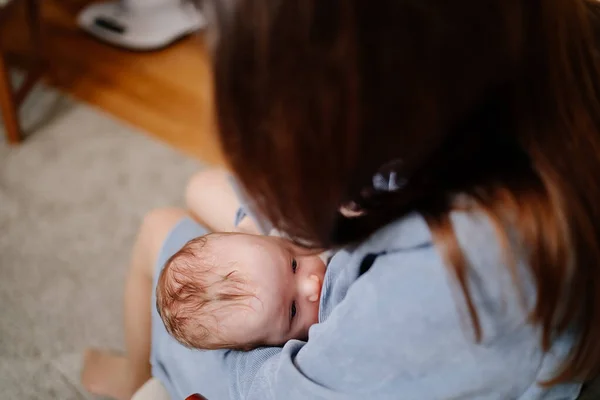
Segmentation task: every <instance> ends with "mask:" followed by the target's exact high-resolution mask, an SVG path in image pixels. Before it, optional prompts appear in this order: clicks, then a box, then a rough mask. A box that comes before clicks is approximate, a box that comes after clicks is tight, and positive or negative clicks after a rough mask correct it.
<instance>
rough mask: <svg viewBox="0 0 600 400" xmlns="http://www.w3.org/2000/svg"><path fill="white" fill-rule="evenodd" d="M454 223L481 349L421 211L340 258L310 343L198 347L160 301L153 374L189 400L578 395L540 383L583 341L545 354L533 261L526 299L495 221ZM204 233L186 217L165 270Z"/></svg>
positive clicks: (550, 399)
mask: <svg viewBox="0 0 600 400" xmlns="http://www.w3.org/2000/svg"><path fill="white" fill-rule="evenodd" d="M451 218H452V223H453V227H454V230H455V233H456V235H457V239H458V241H459V244H460V246H461V248H462V250H463V252H464V254H465V256H466V257H467V260H468V262H469V264H470V270H469V273H468V283H469V287H470V292H471V296H472V298H473V301H474V304H475V307H476V308H477V311H478V315H479V319H480V323H481V327H482V329H483V338H482V341H481V342H479V343H477V342H476V341H475V339H474V333H473V327H472V324H471V319H470V316H469V314H468V312H467V311H466V305H465V301H464V296H463V294H462V291H461V290H460V288H459V286H458V284H457V281H456V279H455V277H454V275H453V274H452V273H451V272H450V271H449V269H448V268H447V267H446V266H445V264H444V262H443V261H442V259H441V257H440V254H439V253H438V249H437V248H436V247H434V245H433V244H432V239H431V233H430V231H429V229H428V227H427V224H426V223H425V221H424V219H423V218H422V217H421V216H420V215H417V214H413V215H409V216H407V217H405V218H402V219H400V220H398V221H396V222H394V223H391V224H389V225H388V226H386V227H384V228H382V229H380V230H379V231H377V232H376V233H375V234H373V235H372V236H371V237H370V238H368V239H367V240H365V241H364V242H363V243H361V244H359V245H357V246H354V247H348V248H345V249H342V250H340V251H338V252H337V253H336V254H335V256H334V257H333V258H332V259H331V262H330V263H329V266H328V268H327V273H326V276H325V280H324V283H323V290H322V296H321V304H320V311H319V323H318V324H316V325H314V326H312V327H311V328H310V331H309V340H308V342H303V341H299V340H292V341H289V342H288V343H286V344H285V346H283V348H261V349H256V350H253V351H250V352H239V351H231V350H228V351H200V350H190V349H187V348H185V347H183V346H181V345H180V344H178V343H177V342H176V341H175V340H174V339H172V338H171V337H170V336H169V335H168V334H167V333H166V332H165V329H164V327H163V325H162V322H161V321H160V319H159V317H158V314H157V313H156V310H155V306H154V303H155V299H153V322H152V324H153V325H152V342H153V348H152V360H151V361H152V366H153V374H154V376H156V377H157V378H158V379H159V380H161V381H162V382H163V383H164V384H165V386H166V387H167V390H168V391H169V393H170V394H171V396H172V398H173V399H178V400H179V399H184V398H185V397H186V396H188V395H189V394H191V393H201V394H203V395H204V396H206V397H207V398H208V399H209V400H220V399H256V400H267V399H278V400H279V399H283V400H306V399H361V400H364V399H405V400H413V399H414V400H430V399H431V400H433V399H498V400H505V399H519V400H534V399H535V400H541V399H543V400H558V399H561V400H562V399H575V398H576V397H577V395H578V394H579V391H580V389H581V385H580V384H562V385H559V386H554V387H552V388H550V389H548V388H542V387H541V386H540V385H539V384H538V382H540V381H543V380H545V379H548V378H551V377H552V376H553V375H552V374H553V373H554V372H556V369H557V368H558V367H559V366H560V365H561V362H562V361H563V360H564V359H565V357H566V355H567V354H568V352H569V350H570V348H571V345H572V337H571V336H570V335H568V334H565V335H563V336H562V337H559V338H557V339H556V340H555V342H554V344H553V346H552V348H551V349H550V351H549V352H547V353H544V352H543V351H542V349H541V347H540V337H541V336H540V335H541V330H540V329H539V328H538V327H536V326H532V325H530V324H528V323H527V315H528V310H529V309H531V307H532V306H533V304H534V302H535V296H536V289H535V285H534V282H533V280H532V278H531V276H530V275H529V270H528V267H527V266H526V265H525V264H524V259H522V260H517V276H518V281H519V282H520V283H521V284H522V290H521V291H519V290H517V289H516V288H515V285H514V280H513V278H512V276H511V273H510V269H509V267H507V265H505V259H504V258H503V255H502V248H501V246H500V244H499V242H498V240H497V236H496V233H495V231H494V228H493V227H492V226H491V224H490V222H489V220H488V219H487V218H486V217H484V216H482V215H479V214H474V213H467V212H455V213H453V214H452V216H451ZM203 233H205V230H204V228H202V227H201V226H199V225H198V224H197V223H196V222H194V221H192V220H189V219H184V220H182V221H181V222H180V223H179V224H178V225H177V227H175V228H174V230H173V232H172V233H171V235H170V236H169V238H168V239H167V240H166V242H165V244H164V248H163V250H162V252H161V255H160V257H159V258H160V259H159V261H158V266H157V267H158V268H159V269H160V268H162V265H163V264H164V262H165V261H166V260H167V259H168V257H169V256H171V255H172V254H173V253H174V252H176V251H177V250H178V249H179V248H180V247H182V246H183V245H184V244H185V243H186V242H187V241H188V240H190V239H192V238H194V237H196V236H199V235H202V234H203Z"/></svg>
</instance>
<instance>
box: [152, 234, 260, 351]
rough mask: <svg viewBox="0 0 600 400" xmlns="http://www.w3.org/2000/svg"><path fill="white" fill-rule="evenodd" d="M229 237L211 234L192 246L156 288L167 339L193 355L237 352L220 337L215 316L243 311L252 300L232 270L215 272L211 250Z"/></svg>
mask: <svg viewBox="0 0 600 400" xmlns="http://www.w3.org/2000/svg"><path fill="white" fill-rule="evenodd" d="M227 235H230V234H227V233H210V234H208V235H204V236H200V237H198V238H196V239H192V240H190V241H189V242H188V243H187V244H186V245H185V246H183V248H182V249H181V250H179V251H178V252H177V253H175V254H174V255H173V256H172V257H171V258H170V259H169V260H168V261H167V262H166V263H165V267H164V268H163V270H162V272H161V273H160V276H159V278H158V284H157V286H156V307H157V309H158V314H159V315H160V317H161V319H162V321H163V323H164V325H165V328H166V330H167V332H169V334H171V336H173V337H174V338H175V339H177V341H179V342H180V343H181V344H183V345H184V346H186V347H190V348H195V349H206V350H215V349H224V348H227V349H232V348H233V349H240V350H245V349H247V348H248V344H243V343H231V342H228V340H227V338H224V337H223V336H221V335H219V315H223V312H224V308H227V307H244V305H243V303H242V301H243V300H244V299H247V298H248V297H251V296H252V293H250V292H249V290H248V288H247V287H246V282H245V280H244V279H243V277H242V276H240V274H239V273H238V271H236V270H235V269H234V266H233V265H232V268H231V270H230V272H228V273H226V274H219V272H220V271H222V269H221V270H220V271H218V270H216V269H215V265H216V263H218V262H219V261H220V260H219V257H218V256H217V255H216V254H215V252H214V251H212V249H211V244H213V245H214V243H211V242H214V241H215V240H219V238H222V237H224V236H227Z"/></svg>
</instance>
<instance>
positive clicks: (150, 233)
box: [136, 208, 188, 264]
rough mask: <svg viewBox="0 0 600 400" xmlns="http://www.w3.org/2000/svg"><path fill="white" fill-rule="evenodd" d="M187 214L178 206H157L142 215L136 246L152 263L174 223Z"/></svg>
mask: <svg viewBox="0 0 600 400" xmlns="http://www.w3.org/2000/svg"><path fill="white" fill-rule="evenodd" d="M187 215H188V214H187V213H186V212H185V210H182V209H179V208H158V209H155V210H152V211H150V212H149V213H148V214H146V215H145V216H144V219H143V220H142V224H141V227H140V230H139V234H138V241H137V244H136V246H137V247H138V249H139V251H141V252H143V253H145V254H147V256H148V257H150V258H149V260H148V261H149V262H150V263H151V264H153V263H154V261H155V260H156V258H157V257H158V254H159V252H160V249H161V248H162V246H163V243H164V242H165V240H166V239H167V236H168V235H169V233H170V232H171V231H172V230H173V228H174V227H175V225H176V224H177V223H178V222H179V221H181V220H182V219H183V218H185V217H186V216H187Z"/></svg>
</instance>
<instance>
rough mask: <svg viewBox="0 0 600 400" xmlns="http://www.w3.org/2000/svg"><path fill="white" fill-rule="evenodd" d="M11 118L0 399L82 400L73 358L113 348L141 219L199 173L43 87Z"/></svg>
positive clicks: (2, 150) (5, 173) (0, 217)
mask: <svg viewBox="0 0 600 400" xmlns="http://www.w3.org/2000/svg"><path fill="white" fill-rule="evenodd" d="M22 115H23V118H24V125H25V128H26V130H27V131H30V132H31V133H30V134H29V138H28V139H27V140H26V141H25V142H24V143H23V144H22V145H20V146H17V147H9V146H8V145H6V144H5V143H4V142H3V141H2V140H3V139H1V138H0V302H1V304H2V309H1V311H0V398H1V399H15V400H16V399H19V400H24V399H44V400H48V399H61V400H69V399H86V398H91V397H90V396H89V395H87V394H86V393H84V391H83V390H82V388H81V387H80V385H79V372H80V365H81V358H82V351H83V349H84V348H85V347H87V346H90V345H91V346H100V347H109V348H114V349H121V348H122V346H123V332H122V310H121V304H122V291H123V286H124V281H123V279H124V276H125V272H126V269H127V263H128V258H129V252H130V249H131V246H132V244H133V240H134V235H135V233H136V231H137V228H138V226H139V224H140V221H141V218H142V216H143V215H144V214H145V213H146V212H147V211H149V210H151V209H152V208H155V207H160V206H173V205H181V204H182V201H183V190H184V187H185V183H186V181H187V179H188V178H189V177H190V176H191V175H192V174H193V173H194V172H195V171H196V170H198V168H199V167H200V166H199V165H198V164H196V163H195V162H193V161H191V160H189V159H186V158H185V157H184V156H182V155H181V154H179V153H177V152H176V151H174V150H172V149H169V148H168V147H166V146H165V145H163V144H161V143H158V142H156V141H153V140H151V139H150V138H148V137H147V136H145V135H143V134H140V133H138V132H136V130H135V129H133V128H131V127H129V126H127V125H125V124H123V123H122V122H118V121H115V120H114V119H112V118H110V117H109V116H107V115H106V114H104V113H102V112H100V111H98V110H95V109H92V108H90V107H88V106H86V105H84V104H81V103H80V102H77V101H75V100H73V99H70V98H67V97H65V96H62V95H60V94H58V93H56V92H54V91H52V90H49V89H45V88H40V89H37V90H36V91H35V92H34V94H33V95H32V96H31V97H30V99H29V100H28V102H27V103H26V104H25V107H24V110H23V113H22ZM0 137H4V135H3V132H2V131H1V127H0Z"/></svg>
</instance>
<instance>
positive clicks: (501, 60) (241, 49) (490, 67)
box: [207, 0, 600, 382]
mask: <svg viewBox="0 0 600 400" xmlns="http://www.w3.org/2000/svg"><path fill="white" fill-rule="evenodd" d="M211 5H212V7H211V8H210V10H207V12H209V13H210V14H212V15H211V18H212V20H213V22H214V25H213V29H214V31H213V32H214V34H215V36H214V40H215V42H216V46H215V48H214V57H213V59H214V76H215V99H216V106H217V122H218V129H219V135H220V138H221V142H222V146H223V149H224V153H225V155H226V157H227V159H228V161H229V163H230V166H231V167H232V169H233V170H234V172H235V173H236V175H237V177H238V178H239V180H240V182H241V183H242V185H243V186H244V188H245V189H246V191H247V192H248V194H249V195H250V197H251V198H252V199H253V200H254V201H255V202H256V207H257V209H258V211H259V212H260V213H261V214H262V215H264V216H265V217H266V218H268V219H269V220H270V221H271V222H272V223H273V224H274V226H275V227H276V228H278V229H281V230H284V231H286V232H287V233H289V234H290V235H292V236H293V237H297V238H301V239H303V240H304V241H305V242H306V241H308V242H309V243H312V244H314V245H315V246H319V247H329V246H335V245H343V244H346V243H349V242H353V241H356V240H360V239H362V238H364V237H366V236H367V235H369V234H370V233H372V232H373V231H375V230H376V229H378V228H380V227H381V226H383V225H384V224H386V223H389V222H390V221H392V220H394V219H396V218H399V217H401V216H402V215H404V214H406V213H408V212H411V211H418V212H421V213H422V214H423V215H424V216H425V217H426V219H427V221H428V224H429V226H430V228H431V230H432V232H433V237H434V240H435V242H436V244H438V245H439V247H440V248H441V249H444V252H445V256H446V259H447V261H448V265H449V266H450V267H451V268H452V269H453V271H454V272H455V274H456V276H457V279H458V281H459V282H460V284H461V285H462V287H463V289H464V291H465V295H466V298H467V300H468V302H467V303H468V305H469V308H470V312H471V316H472V318H473V322H474V327H475V329H476V333H477V334H478V336H480V335H481V332H480V327H479V322H478V318H477V312H476V310H475V309H474V307H473V304H472V302H471V301H470V295H469V290H468V287H467V283H466V269H467V265H466V262H465V260H464V257H463V255H462V253H461V251H460V248H459V247H458V244H457V241H456V237H455V235H454V233H453V230H452V227H451V224H450V222H449V217H448V215H449V211H450V210H451V209H453V208H454V207H455V206H456V205H455V203H454V201H453V200H454V199H455V198H456V196H457V195H458V194H467V195H469V196H470V197H471V198H472V199H474V200H475V201H476V203H477V205H478V207H479V208H480V209H482V210H484V211H485V212H486V213H487V214H488V215H489V217H490V218H491V220H492V221H494V223H495V224H496V227H497V230H498V233H499V239H500V240H501V241H502V242H503V243H508V242H509V240H508V233H507V229H508V228H507V226H508V225H510V226H511V229H515V228H516V229H517V232H518V233H519V237H520V238H521V239H522V241H523V243H524V246H525V248H527V249H528V250H529V255H530V260H529V261H530V263H529V264H530V267H531V270H532V272H533V275H534V277H535V279H536V282H537V288H538V294H537V296H538V297H537V303H536V306H535V309H534V310H533V313H532V319H533V321H534V322H535V323H538V324H540V325H541V326H542V327H543V330H544V337H543V345H544V348H545V349H548V348H549V346H550V344H551V340H552V338H553V337H554V335H555V334H557V333H560V332H563V331H565V330H566V329H567V328H568V327H572V326H576V327H577V330H578V332H579V337H578V339H577V343H576V346H575V348H574V349H573V351H572V353H571V356H570V358H569V360H567V362H566V364H565V365H564V368H563V369H562V371H560V373H559V374H558V375H557V376H556V379H555V380H554V381H553V382H558V381H563V380H570V379H587V378H589V377H591V376H592V374H595V373H597V372H598V368H599V366H600V341H599V340H598V338H599V337H600V184H599V174H600V106H599V104H600V103H599V100H600V68H599V64H598V55H597V48H598V41H597V38H596V37H597V33H598V32H597V31H596V27H597V26H598V24H600V20H598V19H597V15H598V13H597V12H596V11H595V9H596V8H597V6H596V5H595V4H594V3H592V2H586V1H584V0H550V1H548V0H547V1H542V0H490V1H477V0H461V1H447V0H381V1H376V2H375V1H361V0H337V1H333V0H329V1H328V0H326V1H316V0H286V1H281V0H260V1H246V0H222V1H215V2H211ZM390 161H394V162H395V164H396V165H398V166H399V168H398V170H397V173H399V174H401V175H402V178H403V181H405V182H406V185H405V186H404V187H403V188H402V190H399V191H395V192H378V193H375V194H374V195H372V196H369V197H364V196H362V195H361V193H362V192H363V189H364V188H365V187H368V186H369V185H370V182H371V179H372V177H373V175H374V174H375V173H376V172H377V171H378V169H379V168H380V167H381V166H382V165H385V164H386V163H388V162H390ZM347 202H356V203H358V204H360V206H361V207H362V208H363V209H364V210H365V211H366V212H365V213H364V214H363V215H362V216H360V217H358V218H345V217H344V216H342V215H341V214H340V213H339V212H338V210H339V208H340V205H341V204H345V203H347ZM506 252H507V253H510V246H509V245H506ZM507 255H509V256H510V254H507Z"/></svg>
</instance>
